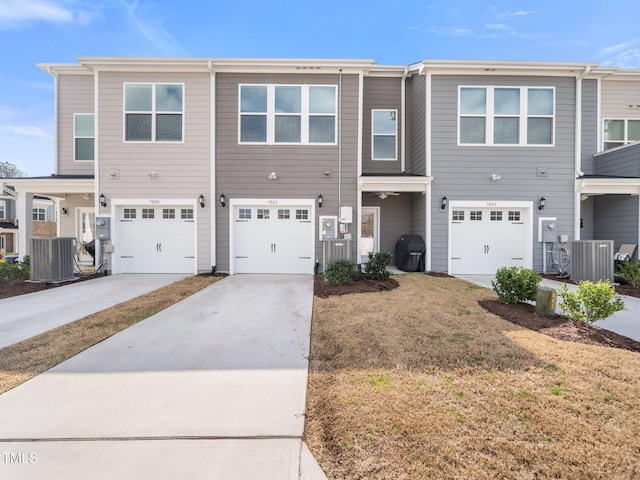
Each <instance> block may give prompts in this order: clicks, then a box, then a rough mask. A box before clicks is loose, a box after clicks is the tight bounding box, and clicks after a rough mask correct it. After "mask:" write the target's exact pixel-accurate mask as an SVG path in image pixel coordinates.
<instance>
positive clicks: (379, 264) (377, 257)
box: [364, 252, 391, 280]
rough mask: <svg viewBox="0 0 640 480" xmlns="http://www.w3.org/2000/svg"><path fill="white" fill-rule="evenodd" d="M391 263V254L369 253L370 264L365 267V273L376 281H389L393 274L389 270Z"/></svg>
mask: <svg viewBox="0 0 640 480" xmlns="http://www.w3.org/2000/svg"><path fill="white" fill-rule="evenodd" d="M390 263H391V254H390V253H383V252H377V253H369V262H368V263H367V264H366V265H365V267H364V271H365V272H366V273H368V274H369V275H371V278H373V279H374V280H387V279H388V278H389V277H390V276H391V272H390V271H389V270H387V265H389V264H390Z"/></svg>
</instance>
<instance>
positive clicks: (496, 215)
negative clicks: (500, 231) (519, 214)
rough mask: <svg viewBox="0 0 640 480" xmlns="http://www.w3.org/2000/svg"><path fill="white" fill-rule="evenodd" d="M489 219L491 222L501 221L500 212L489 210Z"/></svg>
mask: <svg viewBox="0 0 640 480" xmlns="http://www.w3.org/2000/svg"><path fill="white" fill-rule="evenodd" d="M491 221H492V222H501V221H502V212H501V211H500V210H492V211H491Z"/></svg>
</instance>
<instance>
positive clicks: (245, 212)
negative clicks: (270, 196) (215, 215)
mask: <svg viewBox="0 0 640 480" xmlns="http://www.w3.org/2000/svg"><path fill="white" fill-rule="evenodd" d="M238 218H239V219H240V220H250V219H251V209H250V208H241V209H240V210H239V211H238Z"/></svg>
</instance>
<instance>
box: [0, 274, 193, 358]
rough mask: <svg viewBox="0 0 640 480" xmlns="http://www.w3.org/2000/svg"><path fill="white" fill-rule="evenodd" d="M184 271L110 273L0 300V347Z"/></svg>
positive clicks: (148, 289) (175, 278)
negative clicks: (134, 273)
mask: <svg viewBox="0 0 640 480" xmlns="http://www.w3.org/2000/svg"><path fill="white" fill-rule="evenodd" d="M187 276H188V275H179V274H153V275H151V274H150V275H146V274H137V275H110V276H108V277H101V278H96V279H93V280H88V281H84V282H79V283H70V284H68V285H64V286H61V287H56V288H50V289H47V290H41V291H39V292H34V293H29V294H27V295H19V296H17V297H10V298H4V299H2V300H0V312H2V313H0V348H4V347H6V346H8V345H12V344H14V343H17V342H20V341H22V340H25V339H27V338H30V337H33V336H34V335H39V334H41V333H44V332H46V331H48V330H51V329H53V328H56V327H59V326H60V325H65V324H67V323H70V322H74V321H76V320H79V319H81V318H83V317H86V316H87V315H91V314H92V313H96V312H99V311H101V310H104V309H106V308H109V307H112V306H114V305H117V304H118V303H122V302H125V301H127V300H131V299H132V298H135V297H138V296H140V295H144V294H145V293H149V292H151V291H153V290H157V289H158V288H161V287H164V286H165V285H169V284H171V283H173V282H177V281H178V280H182V279H183V278H185V277H187Z"/></svg>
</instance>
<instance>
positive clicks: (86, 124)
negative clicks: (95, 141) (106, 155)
mask: <svg viewBox="0 0 640 480" xmlns="http://www.w3.org/2000/svg"><path fill="white" fill-rule="evenodd" d="M75 122H76V125H75V134H76V137H93V115H76V116H75Z"/></svg>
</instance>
